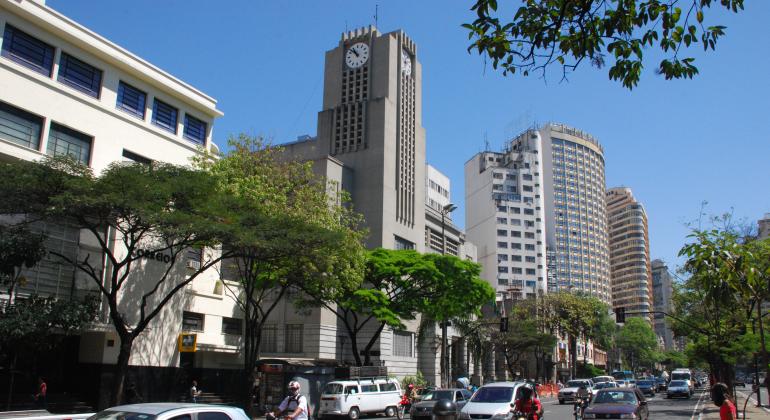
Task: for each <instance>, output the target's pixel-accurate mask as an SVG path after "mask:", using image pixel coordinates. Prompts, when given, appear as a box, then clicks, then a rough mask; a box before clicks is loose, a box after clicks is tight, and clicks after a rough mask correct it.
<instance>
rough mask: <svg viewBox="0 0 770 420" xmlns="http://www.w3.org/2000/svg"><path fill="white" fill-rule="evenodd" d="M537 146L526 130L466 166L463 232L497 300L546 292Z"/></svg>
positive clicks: (533, 135) (537, 141) (534, 134)
mask: <svg viewBox="0 0 770 420" xmlns="http://www.w3.org/2000/svg"><path fill="white" fill-rule="evenodd" d="M541 145H542V141H541V137H540V134H539V133H537V132H527V133H524V134H523V135H522V136H520V137H519V138H517V139H515V140H514V141H513V142H512V143H511V145H510V146H509V147H508V148H506V150H505V151H503V152H491V151H486V152H482V153H478V154H476V155H475V156H473V157H472V158H471V159H470V160H468V161H467V162H466V163H465V206H466V213H465V226H466V231H467V235H468V239H469V240H470V241H471V242H473V243H474V244H476V246H477V250H478V260H479V263H480V264H481V265H482V267H483V269H482V277H483V278H484V279H485V280H486V281H487V282H488V283H489V284H490V285H491V286H492V287H493V288H494V289H495V290H496V291H497V300H498V301H503V300H506V299H514V300H516V299H521V298H526V297H534V296H537V295H540V294H543V293H545V292H546V291H547V284H546V278H547V267H546V264H545V261H546V259H545V255H546V246H545V235H546V232H545V216H544V208H545V207H544V193H543V191H544V185H543V181H542V169H541V159H540V155H541V153H542V146H541Z"/></svg>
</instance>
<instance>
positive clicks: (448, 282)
mask: <svg viewBox="0 0 770 420" xmlns="http://www.w3.org/2000/svg"><path fill="white" fill-rule="evenodd" d="M422 258H424V259H426V260H428V261H430V262H432V263H433V265H435V266H436V268H437V269H438V271H439V273H440V276H438V277H436V278H435V279H434V282H433V284H432V285H431V287H432V293H430V295H426V297H424V298H423V302H422V303H421V304H420V313H421V314H422V315H423V317H424V318H425V319H426V320H432V321H433V322H431V325H435V322H436V321H439V322H449V321H450V320H457V319H459V318H475V317H478V316H480V315H481V307H482V305H484V304H485V303H487V302H489V301H491V300H492V299H494V297H495V291H494V289H492V287H491V286H490V285H489V284H488V283H487V282H486V281H484V280H482V279H481V277H479V275H480V274H481V265H479V264H477V263H474V262H473V261H468V260H463V259H461V258H458V257H456V256H454V255H447V254H432V253H431V254H425V255H423V256H422ZM446 334H447V329H446V328H442V330H441V342H442V343H446V342H447V336H446ZM441 348H442V350H441V364H440V365H441V372H442V374H443V376H442V378H444V379H446V378H447V377H448V376H449V375H448V371H449V366H446V360H447V355H446V354H444V352H445V351H447V349H446V346H445V345H442V346H441Z"/></svg>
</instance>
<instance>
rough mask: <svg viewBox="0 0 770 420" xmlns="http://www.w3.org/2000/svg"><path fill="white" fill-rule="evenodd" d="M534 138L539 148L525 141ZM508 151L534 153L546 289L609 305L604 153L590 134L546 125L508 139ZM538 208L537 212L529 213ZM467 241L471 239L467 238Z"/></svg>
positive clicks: (559, 125)
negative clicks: (546, 268)
mask: <svg viewBox="0 0 770 420" xmlns="http://www.w3.org/2000/svg"><path fill="white" fill-rule="evenodd" d="M535 134H537V135H539V137H540V139H541V142H540V144H541V149H539V150H538V149H533V147H532V146H533V144H532V142H531V141H530V139H531V138H532V136H533V135H535ZM510 147H511V150H512V151H513V152H525V151H526V152H532V153H535V154H537V155H538V158H537V159H536V160H535V163H537V164H538V165H539V167H541V168H542V170H541V171H540V172H541V173H537V174H534V175H536V176H539V181H540V182H539V183H538V184H539V185H536V187H538V188H542V191H543V192H542V194H541V196H542V199H543V205H542V206H541V207H542V210H543V220H544V221H545V224H544V228H543V229H544V232H545V239H546V240H545V245H546V247H547V250H548V253H547V254H544V255H551V256H552V259H551V260H549V261H543V262H538V264H539V265H540V264H542V265H544V266H550V267H553V268H554V269H553V270H551V271H550V277H549V278H548V281H549V282H550V283H551V284H552V287H551V290H564V291H570V292H583V293H586V294H589V295H592V296H596V297H597V298H599V299H601V300H602V301H604V302H606V303H609V302H610V282H609V278H610V275H609V274H610V273H609V249H608V238H607V214H606V205H605V198H604V196H605V183H604V151H603V149H602V146H601V145H600V144H599V142H598V141H597V140H596V139H595V138H594V137H593V136H591V135H590V134H588V133H585V132H583V131H580V130H578V129H575V128H572V127H569V126H566V125H563V124H554V123H550V124H546V125H544V126H543V127H536V128H532V129H529V130H527V131H525V132H524V133H522V134H520V135H519V136H518V137H516V138H515V139H513V140H512V141H511V146H510ZM535 210H538V209H535ZM472 240H473V239H472Z"/></svg>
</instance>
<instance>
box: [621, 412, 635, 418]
mask: <svg viewBox="0 0 770 420" xmlns="http://www.w3.org/2000/svg"><path fill="white" fill-rule="evenodd" d="M620 418H621V419H635V418H636V414H634V413H623V414H621V415H620Z"/></svg>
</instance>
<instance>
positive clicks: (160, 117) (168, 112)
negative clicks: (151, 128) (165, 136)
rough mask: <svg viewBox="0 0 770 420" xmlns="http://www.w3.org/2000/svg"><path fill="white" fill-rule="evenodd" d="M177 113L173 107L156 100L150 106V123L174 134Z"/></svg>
mask: <svg viewBox="0 0 770 420" xmlns="http://www.w3.org/2000/svg"><path fill="white" fill-rule="evenodd" d="M178 113H179V111H177V109H176V108H174V107H173V106H171V105H169V104H167V103H165V102H163V101H159V100H157V99H156V100H155V101H154V103H153V104H152V123H153V124H155V125H157V126H158V127H160V128H162V129H164V130H167V131H170V132H172V133H174V134H176V122H177V115H178Z"/></svg>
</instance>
